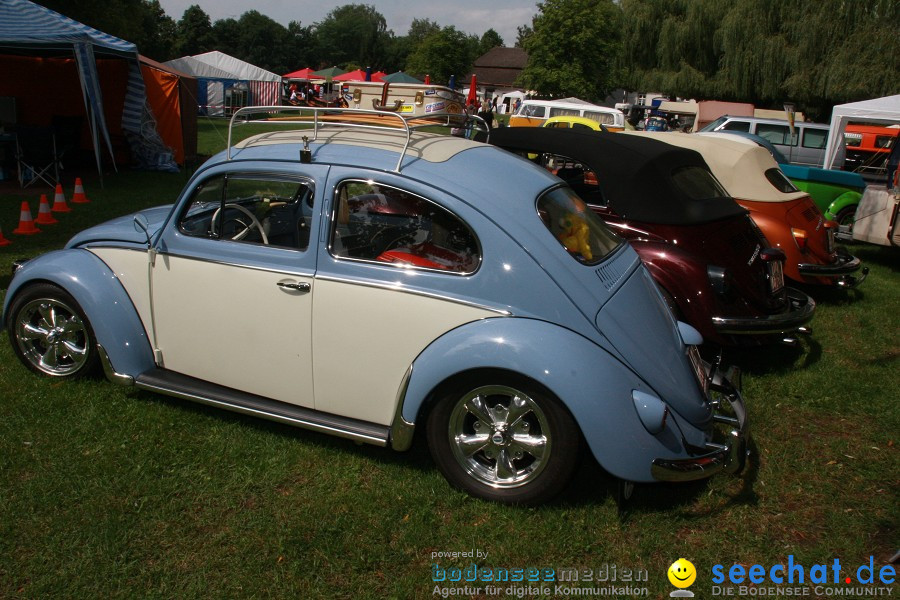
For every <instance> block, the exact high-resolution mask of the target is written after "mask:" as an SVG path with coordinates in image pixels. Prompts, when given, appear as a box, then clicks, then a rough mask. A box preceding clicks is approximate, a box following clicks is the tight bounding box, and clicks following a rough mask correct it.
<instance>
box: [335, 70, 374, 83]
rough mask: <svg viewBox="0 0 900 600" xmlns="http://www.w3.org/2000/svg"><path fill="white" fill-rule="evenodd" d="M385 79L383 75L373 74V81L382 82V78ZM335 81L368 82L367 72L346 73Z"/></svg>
mask: <svg viewBox="0 0 900 600" xmlns="http://www.w3.org/2000/svg"><path fill="white" fill-rule="evenodd" d="M382 77H384V75H383V74H379V73H372V81H381V78H382ZM334 80H335V81H365V80H366V72H365V71H363V70H362V69H357V70H355V71H350V72H349V73H344V74H343V75H338V76H337V77H335V78H334Z"/></svg>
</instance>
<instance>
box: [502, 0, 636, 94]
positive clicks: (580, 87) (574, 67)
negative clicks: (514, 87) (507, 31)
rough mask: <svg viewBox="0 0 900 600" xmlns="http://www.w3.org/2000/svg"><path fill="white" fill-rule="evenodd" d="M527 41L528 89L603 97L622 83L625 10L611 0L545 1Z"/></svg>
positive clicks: (524, 79) (525, 75) (524, 81)
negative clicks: (620, 63) (617, 69)
mask: <svg viewBox="0 0 900 600" xmlns="http://www.w3.org/2000/svg"><path fill="white" fill-rule="evenodd" d="M538 9H539V12H538V14H537V15H536V16H535V17H534V19H533V20H532V32H531V34H530V35H528V36H527V37H526V38H525V39H524V41H523V44H524V48H525V50H526V52H528V64H527V65H526V67H525V69H524V70H523V71H522V74H521V75H520V77H519V82H520V83H521V85H523V86H524V87H525V88H528V89H533V90H538V91H539V92H540V93H541V94H543V95H548V96H554V97H555V96H577V97H579V98H582V99H586V100H600V99H602V98H604V97H605V96H606V95H607V94H608V93H609V92H610V91H611V90H612V89H613V87H614V86H615V84H616V83H618V77H617V75H616V72H615V66H616V64H617V57H618V53H619V49H620V47H621V42H620V33H619V32H620V30H621V11H620V10H619V8H618V6H617V5H616V4H615V3H614V2H613V1H612V0H545V1H544V2H542V3H539V4H538Z"/></svg>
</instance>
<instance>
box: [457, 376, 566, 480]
mask: <svg viewBox="0 0 900 600" xmlns="http://www.w3.org/2000/svg"><path fill="white" fill-rule="evenodd" d="M549 432H550V428H549V426H548V423H547V417H546V415H545V414H544V411H543V410H542V409H541V407H540V406H539V405H538V404H537V402H535V401H534V400H533V399H532V398H531V397H530V396H528V395H527V394H525V393H523V392H521V391H519V390H516V389H514V388H511V387H507V386H502V385H499V386H485V387H480V388H477V389H474V390H472V391H471V392H469V393H468V394H466V395H465V396H463V397H462V398H460V399H459V401H458V402H457V404H456V406H455V407H454V408H453V411H452V412H451V413H450V421H449V423H448V430H447V434H448V436H449V438H450V449H451V451H452V452H453V457H454V458H455V459H456V461H457V462H458V463H459V465H460V466H461V467H462V468H463V470H464V471H465V472H466V473H468V474H469V475H470V476H472V477H474V478H475V479H476V480H478V481H480V482H482V483H484V484H486V485H489V486H491V487H495V488H509V487H517V486H521V485H524V484H526V483H528V482H529V481H532V480H534V479H536V478H537V477H538V476H539V475H540V474H541V471H543V470H544V468H545V467H546V466H547V460H548V459H549V457H550V452H551V450H552V441H551V439H550V433H549Z"/></svg>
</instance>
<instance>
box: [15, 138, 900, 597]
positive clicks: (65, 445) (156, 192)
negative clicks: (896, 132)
mask: <svg viewBox="0 0 900 600" xmlns="http://www.w3.org/2000/svg"><path fill="white" fill-rule="evenodd" d="M201 129H202V131H201V135H200V148H201V150H200V151H201V152H202V153H211V152H213V151H215V150H217V149H218V148H221V147H222V145H224V142H222V141H221V138H219V137H218V134H217V133H216V132H215V130H214V129H213V128H212V127H211V125H210V124H209V123H203V124H201ZM186 182H187V175H185V174H183V173H182V174H167V173H145V172H133V171H123V172H122V173H119V174H118V175H110V176H107V178H106V184H105V187H104V188H102V189H101V188H100V187H99V186H94V187H91V188H89V189H88V190H87V191H88V195H89V197H90V198H91V203H90V204H87V205H78V206H75V207H73V212H72V213H70V214H67V215H62V216H58V218H59V219H60V221H61V223H59V224H58V225H52V226H46V227H44V229H45V232H44V233H42V234H40V235H36V236H29V237H26V236H18V235H12V233H11V232H12V230H13V229H14V228H15V227H16V224H17V220H18V206H19V203H20V202H21V200H22V197H21V196H11V195H3V194H0V207H3V211H2V214H0V227H2V229H3V232H4V234H5V235H6V237H7V238H10V239H12V240H13V242H14V244H13V245H11V246H6V247H0V290H3V292H5V289H6V287H7V286H8V283H9V275H8V272H9V266H10V264H11V262H12V261H13V260H14V259H16V258H19V257H31V256H35V255H37V254H40V253H43V252H46V251H49V250H52V249H54V248H58V247H60V246H61V245H62V244H63V243H64V242H65V240H66V239H68V238H69V237H70V236H71V235H72V234H74V233H75V232H77V231H79V230H81V229H83V228H84V227H86V226H88V225H90V224H93V223H96V222H99V221H102V220H105V219H108V218H111V217H113V216H117V215H121V214H126V213H130V212H133V211H134V210H136V209H139V208H143V207H147V206H153V205H158V204H163V203H168V202H171V201H172V200H174V198H175V197H176V196H177V194H178V193H179V191H180V190H181V189H182V187H183V186H184V185H185V184H186ZM67 192H68V193H69V194H71V191H70V190H67ZM37 193H40V191H38V192H37ZM36 197H37V196H35V198H33V199H31V202H32V211H33V212H34V213H36V210H37V207H36ZM51 197H52V196H51ZM850 249H851V251H852V252H853V253H856V254H858V255H859V256H860V257H861V258H862V259H863V261H864V262H865V264H866V265H868V266H869V267H870V268H871V274H870V276H869V279H868V280H867V281H866V282H865V283H864V284H863V286H862V287H861V289H860V290H858V291H851V292H839V291H828V290H821V289H808V290H807V291H808V292H809V293H811V294H812V295H813V297H814V298H815V299H816V300H817V302H818V311H817V314H816V318H815V320H814V322H813V328H814V330H815V335H814V336H812V337H811V338H809V339H808V340H807V341H805V342H804V343H803V344H802V346H800V347H798V348H793V349H792V348H787V347H780V346H779V347H772V348H765V349H757V350H753V351H748V350H744V351H730V352H728V353H727V354H726V360H727V361H730V362H732V363H736V364H738V365H740V366H741V367H742V368H743V369H744V374H745V376H744V394H745V398H746V400H747V406H748V410H749V413H750V418H751V423H752V430H753V436H754V442H755V456H754V459H753V463H752V465H751V467H750V468H749V469H747V470H746V471H745V472H744V473H743V474H742V475H741V476H740V477H732V476H723V477H717V478H714V479H712V480H710V481H708V482H702V483H697V484H688V485H647V486H638V487H637V488H636V490H635V494H634V497H633V498H632V500H631V501H630V502H628V503H626V504H624V505H622V506H620V505H618V504H617V502H616V501H615V490H616V484H615V482H614V481H613V480H612V479H611V478H610V477H608V476H607V475H606V474H604V473H603V471H602V470H601V469H600V468H599V467H597V466H596V464H595V463H594V462H593V461H592V460H590V459H585V460H583V462H582V464H581V465H580V466H579V470H578V472H577V475H576V479H575V481H574V483H573V484H572V485H571V486H570V488H569V489H568V490H566V492H565V493H564V494H563V495H562V496H561V497H560V498H558V499H557V500H556V501H554V502H552V503H550V504H548V505H546V506H542V507H539V508H532V509H525V508H516V507H507V506H500V505H497V504H491V503H487V502H483V501H478V500H473V499H470V498H469V497H467V496H466V495H465V494H462V493H460V492H457V491H454V490H452V489H451V488H450V487H449V486H448V485H447V483H446V482H445V481H444V479H443V478H442V477H441V475H440V474H439V473H438V472H437V470H436V468H435V467H434V465H433V464H432V462H431V459H430V457H429V456H428V452H427V450H426V449H425V447H424V444H423V443H421V440H419V443H417V444H416V445H415V446H414V448H413V449H412V450H411V451H410V452H408V453H404V454H399V453H394V452H393V451H391V450H388V449H383V448H375V447H369V446H357V445H354V444H353V443H351V442H348V441H345V440H342V439H337V438H331V437H327V436H324V435H320V434H316V433H310V432H307V431H303V430H296V429H291V428H288V427H285V426H280V425H277V424H273V423H269V422H267V421H260V420H255V419H252V418H249V417H243V416H239V415H235V414H231V413H227V412H223V411H219V410H215V409H212V408H207V407H203V406H199V405H194V404H190V403H187V402H183V401H179V400H174V399H170V398H167V397H164V396H159V395H155V394H152V393H147V392H142V391H137V390H135V389H131V388H121V387H117V386H114V385H112V384H110V383H108V382H106V381H105V380H102V379H95V380H86V381H79V382H58V381H53V380H49V379H42V378H39V377H37V376H34V375H32V374H31V373H30V372H29V371H28V370H27V369H25V367H23V366H22V365H20V364H19V363H18V361H17V360H16V359H15V357H14V355H13V353H12V351H11V349H10V348H9V344H8V343H7V341H6V339H5V338H6V336H5V335H4V336H2V338H3V339H2V340H0V342H2V343H0V399H2V400H0V410H2V412H0V415H2V418H0V598H53V597H59V598H256V597H260V598H261V597H279V598H280V597H284V598H354V599H355V598H402V599H405V598H431V597H433V591H434V587H435V583H434V582H433V581H432V576H433V571H432V569H433V567H432V565H433V564H434V563H437V564H439V565H440V567H441V568H444V569H449V568H452V567H467V566H469V565H470V564H472V563H476V564H477V565H478V566H479V568H485V567H488V568H506V569H510V570H512V569H516V568H530V567H533V568H539V569H546V568H550V569H557V570H558V569H561V568H569V567H577V568H580V569H590V570H595V569H600V568H601V567H603V566H604V565H606V566H607V568H611V567H612V566H613V565H615V566H616V567H617V568H618V569H619V571H618V573H619V576H618V580H617V581H615V582H613V581H609V582H606V583H605V584H598V583H586V584H584V585H587V586H591V585H594V586H597V585H610V584H612V583H616V585H619V586H625V585H631V586H632V587H641V588H646V589H647V593H646V594H645V597H651V598H659V599H661V598H666V597H668V594H669V592H670V591H672V590H673V589H674V588H673V587H672V586H671V585H670V584H669V582H668V580H667V578H666V570H667V568H668V567H669V565H670V564H671V563H672V562H674V561H675V560H676V559H677V558H679V557H682V556H683V557H685V558H687V559H688V560H690V561H691V562H692V563H693V564H694V565H695V566H696V568H697V571H698V576H697V581H696V583H695V584H694V585H693V586H692V587H691V589H692V591H694V592H695V594H696V596H697V597H699V598H711V597H713V595H712V593H711V587H712V582H711V581H712V579H711V578H712V574H711V569H712V567H713V565H717V564H721V565H724V569H725V572H726V574H727V572H728V569H729V568H730V567H731V565H732V564H734V563H740V564H742V565H744V566H745V567H749V566H750V565H754V564H761V565H763V566H764V567H765V568H766V569H767V570H768V568H769V567H770V566H772V565H774V564H778V563H786V561H787V560H788V556H789V555H792V556H793V562H794V563H795V564H801V565H804V566H805V567H806V568H807V576H808V575H809V568H810V567H812V566H813V565H814V564H827V565H829V568H830V565H832V564H833V562H834V559H839V560H840V564H841V565H842V566H843V567H844V569H843V571H842V573H841V579H842V580H843V578H844V577H846V576H850V577H852V578H853V579H854V581H855V579H856V568H857V567H858V566H860V565H863V564H868V561H869V557H870V556H874V559H873V560H874V564H875V571H876V573H877V571H878V569H879V568H880V566H882V565H884V564H885V562H886V561H887V560H888V559H889V558H890V557H891V556H892V555H893V554H894V553H895V552H896V551H897V550H898V549H900V535H898V514H900V510H898V491H900V485H898V484H900V455H898V447H897V446H898V443H900V440H898V432H900V409H898V400H900V393H898V389H900V377H898V371H900V362H898V356H900V338H898V332H900V275H898V267H900V251H898V250H897V249H893V248H882V247H877V246H871V245H861V244H860V245H851V246H850ZM0 293H2V292H0ZM199 349H200V348H198V350H199ZM251 376H252V374H251V373H248V377H251ZM622 452H628V448H622ZM472 550H477V551H479V552H481V553H482V554H485V553H486V554H487V557H486V558H468V557H464V556H458V557H456V558H446V557H441V558H433V556H434V553H437V552H444V553H450V552H468V551H472ZM623 568H629V569H632V570H637V569H642V570H646V571H647V573H648V578H647V581H646V582H640V583H630V584H629V583H625V582H623V581H622V578H621V573H622V571H621V570H622V569H623ZM829 572H830V571H829ZM610 573H611V571H610ZM442 585H447V584H446V582H445V583H444V584H442ZM477 585H480V586H481V587H482V593H481V594H480V595H478V596H477V597H481V598H499V597H504V594H496V595H495V594H491V593H489V592H487V591H486V589H485V584H477ZM509 585H510V584H509V583H507V584H503V585H502V586H501V587H502V588H503V589H505V588H506V587H508V586H509ZM532 585H534V584H532ZM567 585H568V584H567ZM767 585H772V584H767ZM807 585H810V588H809V590H810V591H809V594H810V596H808V597H816V593H815V592H814V590H813V587H812V584H809V583H808V582H807ZM839 585H843V584H839ZM892 587H893V592H894V593H895V594H896V593H898V592H900V586H898V585H897V584H894V585H893V586H892ZM554 589H555V588H554V584H551V585H550V587H549V590H550V593H549V594H545V595H543V596H538V595H526V596H524V597H529V598H532V597H556V596H554V594H553V592H554ZM883 595H885V596H886V595H887V593H886V592H885V593H884V594H883ZM560 597H562V596H560ZM581 597H584V596H581ZM590 597H594V596H590ZM608 597H619V598H622V597H630V596H628V595H623V594H617V595H613V596H608ZM845 597H846V596H845Z"/></svg>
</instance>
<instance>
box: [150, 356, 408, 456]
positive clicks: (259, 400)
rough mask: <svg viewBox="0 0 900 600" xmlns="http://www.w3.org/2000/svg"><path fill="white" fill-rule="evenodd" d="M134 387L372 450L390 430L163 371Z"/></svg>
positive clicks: (383, 442) (382, 442)
mask: <svg viewBox="0 0 900 600" xmlns="http://www.w3.org/2000/svg"><path fill="white" fill-rule="evenodd" d="M134 385H135V386H136V387H138V388H140V389H142V390H147V391H150V392H157V393H160V394H165V395H167V396H174V397H175V398H180V399H182V400H190V401H192V402H200V403H201V404H208V405H210V406H215V407H217V408H224V409H225V410H230V411H233V412H238V413H242V414H245V415H251V416H254V417H261V418H263V419H269V420H270V421H277V422H279V423H285V424H287V425H293V426H294V427H302V428H303V429H311V430H313V431H318V432H321V433H327V434H330V435H335V436H338V437H343V438H347V439H351V440H354V441H357V442H365V443H367V444H374V445H376V446H387V443H388V439H389V437H390V433H391V428H390V427H388V426H385V425H377V424H375V423H369V422H367V421H360V420H358V419H351V418H348V417H341V416H338V415H332V414H329V413H323V412H319V411H316V410H312V409H309V408H302V407H299V406H294V405H293V404H288V403H286V402H279V401H277V400H270V399H268V398H263V397H262V396H256V395H254V394H248V393H246V392H241V391H238V390H235V389H231V388H226V387H223V386H220V385H215V384H213V383H209V382H208V381H203V380H201V379H196V378H194V377H188V376H187V375H181V374H179V373H174V372H172V371H166V370H165V369H153V370H151V371H147V372H146V373H142V374H141V375H138V377H137V378H136V379H135V381H134Z"/></svg>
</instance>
